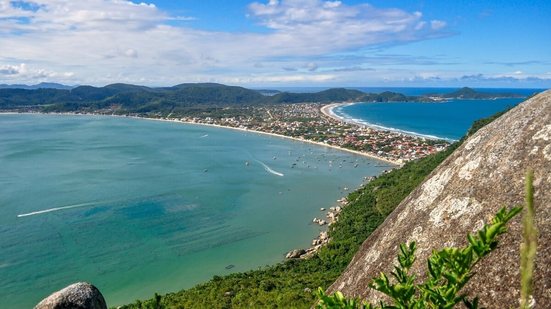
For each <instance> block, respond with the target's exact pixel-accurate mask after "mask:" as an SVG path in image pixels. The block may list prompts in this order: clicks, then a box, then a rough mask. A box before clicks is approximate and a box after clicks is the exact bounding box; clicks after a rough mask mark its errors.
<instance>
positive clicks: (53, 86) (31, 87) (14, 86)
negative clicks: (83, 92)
mask: <svg viewBox="0 0 551 309" xmlns="http://www.w3.org/2000/svg"><path fill="white" fill-rule="evenodd" d="M75 87H76V86H67V85H63V84H58V83H40V84H36V85H24V84H12V85H9V84H0V89H27V90H36V89H65V90H70V89H73V88H75Z"/></svg>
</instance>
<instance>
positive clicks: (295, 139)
mask: <svg viewBox="0 0 551 309" xmlns="http://www.w3.org/2000/svg"><path fill="white" fill-rule="evenodd" d="M340 104H343V103H335V104H330V105H340ZM346 104H350V103H346ZM326 106H327V105H326ZM326 106H324V107H326ZM322 112H323V111H322ZM2 114H3V115H14V114H40V115H70V116H78V115H83V116H109V117H118V118H132V119H140V120H152V121H163V122H172V123H180V124H191V125H202V126H208V127H215V128H221V129H232V130H237V131H240V132H249V133H256V134H263V135H267V136H272V137H278V138H285V139H289V140H293V141H296V142H304V143H309V144H313V145H317V146H321V147H328V148H332V149H336V150H340V151H345V152H348V153H353V154H356V155H360V156H363V157H367V158H370V159H375V160H379V161H383V162H385V163H388V164H391V165H394V166H396V167H398V166H401V165H403V163H402V162H399V161H397V160H391V159H388V158H383V157H379V156H376V155H374V154H370V153H365V152H361V151H357V150H352V149H347V148H342V147H338V146H334V145H328V144H325V143H321V142H316V141H311V140H307V139H301V138H296V137H291V136H287V135H282V134H277V133H270V132H264V131H258V130H251V129H247V128H237V127H230V126H222V125H218V124H210V123H200V122H193V121H183V120H180V119H163V118H150V117H139V116H130V115H108V114H94V113H33V112H24V113H18V112H0V115H2ZM324 114H325V113H324ZM335 117H336V116H335ZM334 119H338V117H336V118H334ZM339 121H342V120H339Z"/></svg>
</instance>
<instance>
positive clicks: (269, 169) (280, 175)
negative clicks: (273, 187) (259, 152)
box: [256, 160, 285, 177]
mask: <svg viewBox="0 0 551 309" xmlns="http://www.w3.org/2000/svg"><path fill="white" fill-rule="evenodd" d="M256 162H258V163H259V164H260V165H262V166H263V167H264V169H265V170H266V172H268V173H270V174H273V175H276V176H279V177H283V176H285V175H284V174H283V173H280V172H278V171H274V170H273V169H271V168H270V167H269V166H268V165H266V164H264V162H262V161H258V160H256Z"/></svg>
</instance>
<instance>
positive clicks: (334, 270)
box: [122, 115, 497, 308]
mask: <svg viewBox="0 0 551 309" xmlns="http://www.w3.org/2000/svg"><path fill="white" fill-rule="evenodd" d="M495 118H497V115H496V116H493V117H491V118H489V119H487V120H486V121H484V122H479V123H478V124H477V126H476V127H474V126H473V128H472V129H471V130H470V131H469V134H474V133H475V132H476V131H477V130H478V129H479V128H481V127H482V125H483V124H485V123H487V122H489V121H491V120H493V119H495ZM462 141H463V140H461V141H459V142H457V143H455V144H453V145H451V146H450V147H449V148H448V149H447V150H445V151H443V152H440V153H437V154H434V155H431V156H428V157H426V158H423V159H420V160H418V161H414V162H409V163H407V164H405V165H404V166H403V167H402V168H400V169H395V170H392V171H390V172H388V173H386V174H383V175H381V176H379V177H378V178H376V179H374V180H372V181H371V182H369V183H368V184H366V185H365V186H363V187H362V188H360V189H358V190H357V191H355V192H352V193H351V194H350V195H349V196H348V199H349V201H350V203H349V205H348V206H347V207H346V208H344V210H343V212H342V213H341V215H340V217H339V221H338V223H336V224H335V225H333V227H332V229H331V230H330V231H329V233H330V236H331V238H332V241H331V242H330V243H329V244H328V245H327V246H326V247H324V248H322V249H321V250H320V251H319V253H318V254H317V255H316V256H314V257H312V258H311V259H307V260H288V261H285V262H282V263H279V264H277V265H274V266H269V267H265V268H261V269H258V270H252V271H248V272H244V273H236V274H231V275H228V276H224V277H219V276H215V277H213V279H212V280H211V281H209V282H207V283H204V284H200V285H197V286H195V287H194V288H191V289H188V290H183V291H180V292H176V293H170V294H167V295H164V296H160V295H156V296H155V297H153V298H152V299H149V300H146V301H143V302H142V301H137V302H135V303H134V304H130V305H126V306H123V307H122V308H228V307H235V308H250V307H254V308H258V307H268V308H273V307H282V308H309V307H310V306H312V304H313V302H314V301H315V297H314V296H313V294H312V291H314V290H315V289H317V288H318V287H322V288H327V287H328V286H329V285H330V284H331V283H333V282H334V280H335V279H336V278H337V277H338V276H339V275H340V274H341V273H342V271H343V270H344V269H345V268H346V266H347V265H348V263H349V262H350V261H351V259H352V257H353V256H354V254H355V253H356V252H357V251H358V249H359V247H360V245H361V244H362V242H363V241H364V240H365V239H366V238H367V237H368V236H369V235H370V234H371V233H372V232H373V231H374V230H375V229H376V228H377V227H378V226H379V225H380V224H381V223H382V222H383V220H384V219H385V217H386V216H387V215H388V214H389V213H390V212H392V210H394V208H395V207H396V206H397V205H398V204H399V203H400V202H401V201H402V200H403V199H404V198H405V197H406V196H407V195H408V194H409V193H410V192H411V191H412V190H413V189H415V188H416V187H417V186H418V185H419V184H420V183H421V182H422V181H423V180H424V179H425V177H426V176H427V175H428V174H429V173H430V172H431V171H432V170H433V169H434V168H436V166H438V165H439V164H440V163H441V162H442V161H443V160H444V159H445V158H446V157H448V155H450V154H451V153H452V152H453V151H454V150H455V149H456V148H457V147H458V146H459V145H460V144H461V143H462Z"/></svg>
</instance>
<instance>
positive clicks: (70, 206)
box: [17, 203, 97, 218]
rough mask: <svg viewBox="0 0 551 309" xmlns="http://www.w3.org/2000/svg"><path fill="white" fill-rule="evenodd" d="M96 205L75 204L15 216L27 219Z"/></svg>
mask: <svg viewBox="0 0 551 309" xmlns="http://www.w3.org/2000/svg"><path fill="white" fill-rule="evenodd" d="M96 204H97V203H83V204H75V205H68V206H62V207H55V208H50V209H44V210H38V211H33V212H29V213H26V214H20V215H17V218H22V217H29V216H34V215H41V214H45V213H49V212H54V211H60V210H65V209H71V208H79V207H86V206H92V205H96Z"/></svg>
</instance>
